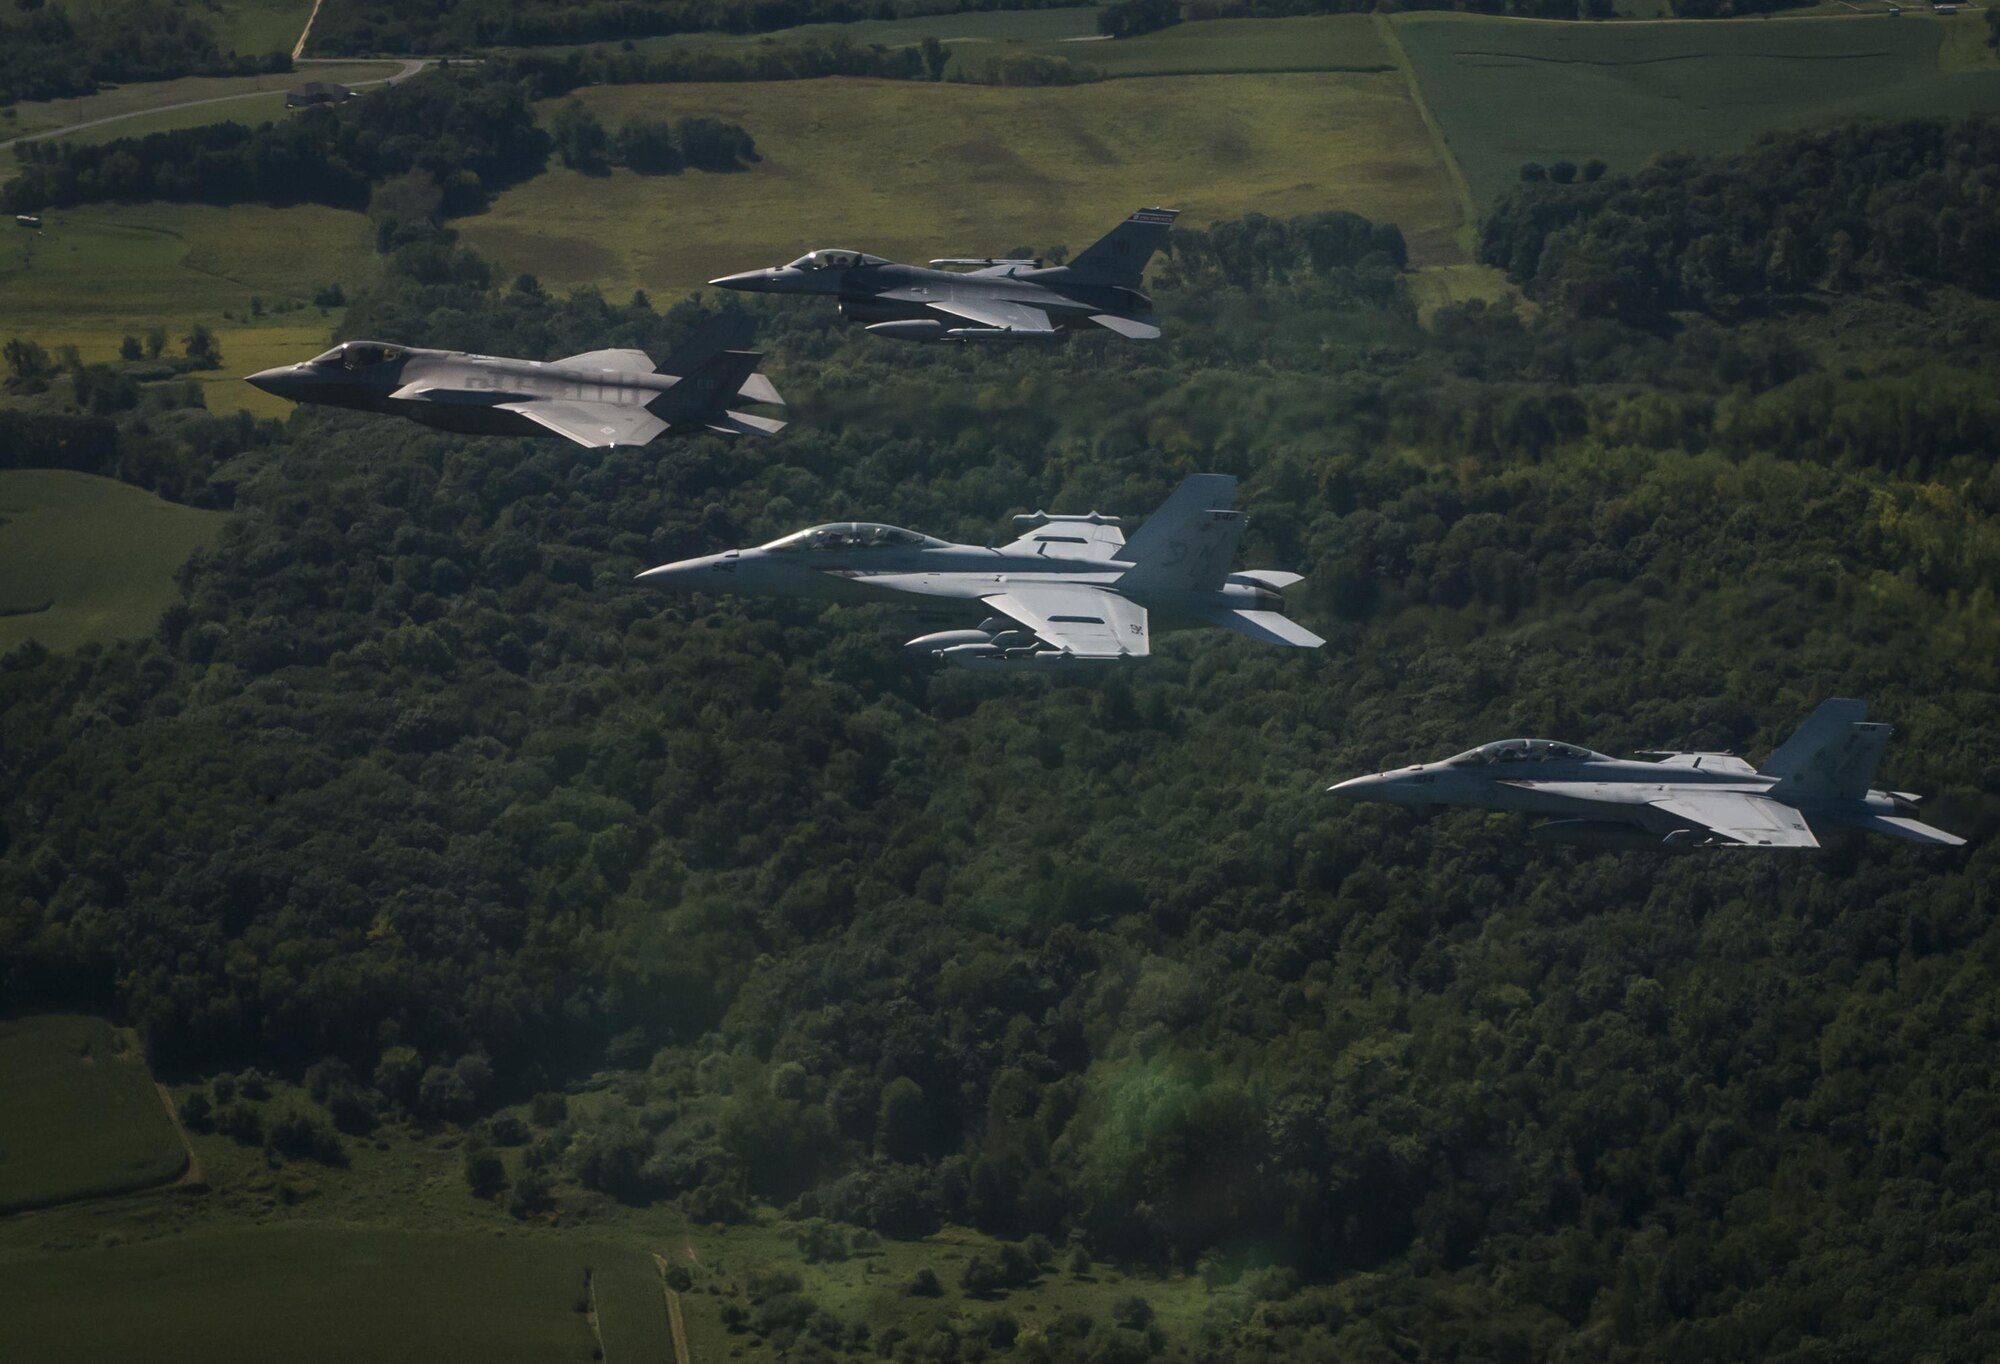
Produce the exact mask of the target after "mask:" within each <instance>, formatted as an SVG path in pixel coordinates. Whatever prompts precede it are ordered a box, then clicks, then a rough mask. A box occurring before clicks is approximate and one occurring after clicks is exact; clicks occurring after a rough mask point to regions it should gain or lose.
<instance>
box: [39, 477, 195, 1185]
mask: <svg viewBox="0 0 2000 1364" xmlns="http://www.w3.org/2000/svg"><path fill="white" fill-rule="evenodd" d="M225 519H227V518H226V517H225V515H224V514H223V513H221V512H212V511H201V510H198V509H196V508H194V507H183V506H179V505H177V504H175V503H172V502H167V501H164V500H162V499H161V498H159V497H156V496H154V495H153V494H152V493H149V492H146V491H145V490H144V489H141V488H134V487H132V486H130V485H129V484H125V483H120V482H118V481H117V480H116V479H110V478H99V477H97V476H96V475H95V474H83V473H75V472H73V471H71V470H68V469H5V470H0V612H4V613H5V614H0V653H5V652H6V651H7V650H8V649H11V648H13V647H14V646H15V645H17V644H20V643H23V642H25V641H27V640H30V639H32V640H36V641H38V642H39V643H40V644H42V645H43V646H44V647H46V648H49V649H59V650H67V649H74V648H75V647H77V646H78V645H79V644H90V643H104V642H107V641H109V640H114V639H129V638H131V637H133V636H136V635H144V634H148V633H150V632H151V631H152V629H153V626H154V624H155V623H156V622H157V621H158V620H159V618H160V613H161V612H162V611H164V610H166V609H167V607H169V606H170V605H172V604H173V603H174V602H176V601H178V600H180V588H179V586H178V585H177V584H176V582H175V580H174V574H175V572H176V570H178V569H179V568H180V566H181V565H182V564H184V563H186V562H187V559H188V556H189V555H191V554H193V553H194V552H195V551H196V550H197V549H201V548H202V547H204V546H206V545H209V544H212V543H213V542H214V540H215V537H216V534H217V532H219V531H220V530H221V528H222V523H223V521H224V520H225ZM24 1045H29V1044H24ZM25 1054H26V1053H24V1055H25ZM120 1064H122V1063H120ZM104 1073H105V1074H107V1075H109V1074H110V1073H111V1067H110V1066H108V1065H107V1066H106V1068H105V1071H104ZM12 1074H13V1072H12V1070H11V1069H10V1066H9V1064H8V1063H5V1062H0V1088H4V1086H5V1085H6V1084H8V1083H9V1077H10V1076H11V1075H12ZM140 1077H141V1080H142V1081H143V1078H144V1072H143V1070H141V1071H140ZM144 1090H145V1094H146V1096H147V1097H148V1098H152V1086H151V1084H150V1082H147V1083H145V1084H144ZM152 1102H153V1107H154V1109H157V1108H158V1107H159V1103H158V1100H157V1099H156V1098H154V1099H153V1100H152ZM11 1106H12V1105H11V1103H6V1104H0V1129H4V1127H5V1125H6V1123H7V1120H8V1119H7V1111H8V1110H9V1109H10V1108H11ZM6 1145H7V1146H8V1149H9V1150H12V1149H13V1147H12V1145H11V1143H6ZM176 1168H178V1167H176ZM6 1169H7V1166H6V1164H5V1163H4V1162H0V1207H4V1206H5V1205H6V1204H7V1202H8V1201H9V1195H8V1193H7V1192H6V1183H5V1181H6V1174H5V1171H6Z"/></svg>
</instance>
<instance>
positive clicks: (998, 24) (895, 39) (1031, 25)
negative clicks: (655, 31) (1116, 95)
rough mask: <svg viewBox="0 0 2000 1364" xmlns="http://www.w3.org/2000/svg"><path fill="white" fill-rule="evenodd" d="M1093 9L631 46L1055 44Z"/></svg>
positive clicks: (676, 37)
mask: <svg viewBox="0 0 2000 1364" xmlns="http://www.w3.org/2000/svg"><path fill="white" fill-rule="evenodd" d="M1097 10H1098V7H1097V6H1095V5H1080V6H1076V7H1074V8H1070V9H1005V10H966V11H963V12H961V13H958V14H920V15H914V16H912V17H910V18H907V19H862V20H858V21H856V22H855V23H851V24H800V25H798V26H796V27H794V28H781V29H774V30H772V31H770V32H768V33H669V34H663V35H661V36H659V37H656V38H635V39H633V40H632V46H633V47H634V48H636V49H637V50H638V51H640V52H664V51H668V50H671V49H676V48H683V49H684V48H708V47H751V46H755V45H756V44H758V43H803V42H824V41H827V40H829V39H833V38H845V39H847V40H848V41H849V42H852V43H857V44H860V45H862V46H866V45H868V44H870V43H880V44H881V45H882V46H884V47H907V46H909V45H910V44H912V43H920V42H922V41H923V40H924V39H926V38H936V39H938V40H939V41H941V42H946V43H967V44H985V43H1003V42H1060V41H1061V40H1063V39H1065V38H1084V37H1090V36H1092V35H1094V34H1095V33H1096V32H1097ZM603 46H606V44H603V43H576V44H570V45H567V46H554V47H537V48H531V49H523V50H526V51H534V52H569V51H573V50H575V49H576V48H578V47H586V48H587V47H603ZM621 46H622V44H621Z"/></svg>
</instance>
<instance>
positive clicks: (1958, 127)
mask: <svg viewBox="0 0 2000 1364" xmlns="http://www.w3.org/2000/svg"><path fill="white" fill-rule="evenodd" d="M1532 169H1534V168H1533V167H1523V169H1522V178H1523V181H1524V182H1530V183H1528V184H1526V185H1524V187H1523V188H1522V189H1521V190H1519V191H1517V192H1515V193H1514V194H1511V195H1509V196H1507V197H1506V198H1504V199H1502V200H1501V201H1500V203H1498V204H1497V205H1495V206H1494V209H1493V212H1492V213H1491V214H1490V215H1489V216H1488V217H1487V219H1486V221H1485V223H1484V224H1482V226H1481V230H1480V244H1479V252H1480V258H1481V259H1482V260H1484V261H1486V262H1487V263H1488V264H1492V265H1497V266H1501V267H1502V268H1504V269H1506V270H1507V272H1508V275H1509V277H1510V278H1512V279H1514V280H1516V281H1519V282H1522V283H1524V284H1525V285H1526V286H1527V290H1528V292H1529V293H1530V295H1531V296H1533V297H1535V298H1538V299H1542V300H1545V301H1547V302H1548V303H1550V304H1552V305H1554V306H1556V307H1558V308H1561V309H1562V310H1563V311H1564V312H1565V313H1567V314H1569V315H1570V316H1573V317H1615V318H1618V319H1620V320H1623V321H1627V322H1635V323H1651V322H1654V321H1657V320H1658V319H1659V318H1660V317H1661V316H1662V315H1663V314H1665V313H1669V312H1675V311H1683V310H1697V311H1702V312H1708V313H1714V314H1726V313H1730V312H1733V311H1735V310H1738V309H1741V308H1744V307H1755V306H1760V305H1761V302H1762V301H1763V300H1766V299H1768V298H1770V297H1773V296H1780V297H1782V296H1794V295H1798V294H1802V293H1808V292H1811V291H1814V290H1818V289H1824V290H1829V291H1832V292H1836V293H1845V292H1851V291H1854V290H1857V289H1861V288H1866V287H1873V286H1879V285H1882V284H1885V283H1889V282H1892V281H1896V280H1905V279H1910V280H1921V281H1931V282H1935V283H1939V284H1949V285H1954V286H1957V287H1961V288H1965V289H1970V290H1973V291H1974V292H1977V293H1981V294H1987V295H1991V294H1994V293H1996V292H2000V218H1996V216H1995V215H1994V213H1993V212H1992V210H1991V206H1990V205H1989V204H1988V203H1987V202H1986V200H1985V198H1984V195H1985V190H1984V189H1983V188H1982V186H1983V185H1984V184H1985V182H1986V180H1987V179H1989V178H1991V177H1992V176H1994V175H1996V174H2000V118H1979V119H1969V120H1966V121H1964V122H1960V123H1944V122H1941V121H1936V120H1926V121H1910V122H1906V123H1898V124H1890V125H1879V124H1860V125H1849V126H1846V127H1842V128H1837V129H1834V130H1832V131H1829V132H1825V133H1814V134H1804V135H1793V136H1784V137H1778V136H1773V137H1767V138H1765V139H1764V140H1763V141H1762V142H1760V143H1759V144H1758V145H1757V146H1756V147H1755V148H1753V149H1752V150H1750V151H1748V152H1745V153H1743V154H1742V155H1740V156H1736V157H1730V158H1725V159H1721V160H1705V159H1700V158H1694V157H1665V158H1661V159H1660V160H1659V161H1657V162H1656V163H1654V164H1653V165H1651V166H1649V167H1647V168H1646V169H1645V170H1642V171H1639V172H1637V173H1636V174H1632V175H1610V176H1607V175H1605V174H1603V170H1602V167H1599V168H1598V170H1597V172H1596V173H1595V174H1592V173H1590V172H1589V168H1586V173H1585V175H1584V177H1583V179H1582V181H1581V182H1580V183H1579V182H1576V181H1575V168H1574V167H1573V166H1569V165H1568V163H1566V162H1565V163H1560V164H1559V165H1558V166H1555V167H1551V168H1550V169H1549V171H1548V182H1547V183H1546V184H1543V185H1540V186H1539V187H1537V186H1536V185H1535V184H1534V183H1532V182H1531V178H1530V176H1529V175H1528V172H1529V171H1530V170H1532Z"/></svg>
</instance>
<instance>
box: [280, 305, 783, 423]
mask: <svg viewBox="0 0 2000 1364" xmlns="http://www.w3.org/2000/svg"><path fill="white" fill-rule="evenodd" d="M749 330H750V326H749V321H748V319H746V318H743V317H741V316H738V315H735V314H728V313H725V314H722V315H720V316H718V317H714V318H711V319H710V320H709V321H708V323H707V324H705V325H704V326H702V327H699V328H697V329H696V331H695V333H694V335H692V336H690V337H689V338H688V340H687V341H686V342H685V343H684V344H683V345H682V346H681V347H680V349H679V350H677V351H675V352H674V354H673V355H672V356H670V357H669V358H668V359H667V361H666V363H665V364H662V365H659V366H657V367H656V366H655V365H654V364H653V362H652V360H651V359H650V358H648V356H647V355H646V353H645V352H644V351H637V350H594V351H587V352H585V353H584V354H582V355H572V356H570V357H568V358H567V359H563V360H550V361H547V362H546V363H544V362H543V361H540V360H510V359H506V358H504V357H501V356H497V355H470V354H467V353H466V352H464V351H446V350H423V349H421V348H419V347H416V346H391V345H384V344H383V343H381V342H379V341H349V342H346V343H345V344H343V345H339V346H335V347H334V348H333V349H332V350H330V351H328V352H327V353H326V354H324V355H319V356H315V357H314V358H312V359H310V360H307V361H304V362H303V363H301V364H296V365H281V366H280V367H278V368H277V369H267V370H263V371H261V372H260V373H257V374H252V375H250V376H249V379H248V382H249V383H252V384H255V385H256V386H257V387H258V388H261V389H263V390H264V391H265V392H266V393H275V394H277V395H278V396H279V397H280V398H289V399H291V400H292V401H293V402H295V403H326V404H329V405H331V406H334V407H354V408H359V409H361V410H362V411H364V412H386V413H389V414H391V415H392V416H398V417H408V418H410V419H411V420H413V421H420V422H422V423H423V424H424V425H426V426H435V427H439V428H441V429H442V430H446V431H463V432H468V433H471V434H474V435H483V436H547V435H557V436H562V437H565V438H566V439H569V440H573V441H575V442H576V443H577V444H578V445H587V446H590V447H592V448H594V449H595V448H603V447H606V446H612V445H644V444H645V443H646V442H647V441H650V440H652V439H653V438H654V437H655V436H658V435H661V434H662V433H664V432H668V431H703V430H706V431H718V432H721V433H722V434H723V435H730V436H736V435H752V436H768V435H771V434H773V433H774V432H777V431H781V430H783V429H784V426H785V423H783V422H781V421H778V420H776V419H774V418H771V417H760V416H757V415H755V414H753V413H749V412H737V411H732V410H731V409H732V408H733V407H734V406H735V405H736V404H739V403H771V404H779V405H782V404H783V402H784V399H783V398H781V397H779V396H778V390H777V389H776V388H775V387H773V386H772V384H771V381H770V380H769V379H767V378H765V377H764V376H763V375H762V374H759V373H757V372H756V371H757V362H758V361H759V360H760V359H761V358H762V357H761V356H759V355H757V354H756V353H755V352H753V351H745V350H733V349H729V348H728V347H730V346H731V345H733V344H735V343H736V342H737V340H738V339H739V338H740V339H741V340H748V338H749Z"/></svg>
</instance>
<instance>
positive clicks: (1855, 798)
mask: <svg viewBox="0 0 2000 1364" xmlns="http://www.w3.org/2000/svg"><path fill="white" fill-rule="evenodd" d="M1867 718H1868V703H1867V702H1865V701H1850V700H1833V701H1823V702H1821V703H1820V706H1819V709H1817V710H1815V711H1814V712H1813V713H1812V714H1811V715H1810V716H1808V717H1807V718H1806V722H1805V723H1804V724H1803V725H1801V726H1799V728H1798V730H1797V732H1796V733H1794V734H1793V735H1792V737H1791V738H1789V739H1787V740H1785V742H1784V743H1783V744H1781V745H1779V747H1778V749H1777V751H1775V752H1774V753H1772V754H1771V756H1770V757H1769V758H1767V759H1766V760H1765V762H1764V765H1763V766H1762V767H1752V766H1751V765H1750V764H1749V763H1747V762H1745V761H1743V759H1741V758H1737V757H1732V756H1731V755H1729V754H1727V753H1670V752H1660V753H1649V754H1646V755H1644V756H1646V757H1649V758H1653V759H1656V761H1652V762H1641V761H1638V760H1635V759H1626V758H1611V757H1606V756H1605V755H1604V754H1602V753H1593V752H1592V751H1591V750H1589V749H1587V748H1578V747H1577V746H1576V745H1575V744H1565V743H1558V742H1557V741H1555V740H1553V739H1502V740H1500V741H1499V742H1498V743H1491V744H1482V745H1480V746H1479V747H1478V748H1474V749H1470V750H1468V751H1467V752H1464V753H1461V754H1459V755H1458V756H1457V757H1455V758H1446V759H1445V760H1443V761H1442V762H1433V763H1418V764H1417V765H1416V766H1414V767H1400V768H1396V769H1395V770H1393V771H1389V772H1377V773H1375V774H1374V775H1373V776H1368V777H1355V778H1354V779H1352V780H1351V781H1344V782H1341V783H1340V784H1339V785H1337V786H1332V787H1329V788H1328V789H1329V790H1331V791H1336V792H1338V793H1340V794H1341V795H1343V796H1352V797H1354V798H1355V799H1357V800H1385V801H1392V802H1394V803H1396V804H1399V805H1470V806H1474V807H1477V808H1479V809H1485V810H1525V811H1528V812H1529V813H1531V814H1539V815H1562V816H1570V818H1562V819H1556V820H1552V821H1550V822H1549V823H1546V824H1541V825H1538V826H1536V827H1535V828H1534V829H1533V830H1532V833H1533V835H1534V837H1536V838H1537V839H1539V840H1541V841H1544V842H1550V843H1576V844H1582V845H1584V846H1586V847H1597V848H1649V849H1659V848H1666V849H1691V848H1716V847H1730V848H1817V847H1818V846H1819V845H1820V843H1819V840H1820V838H1821V837H1822V836H1824V835H1828V834H1831V833H1833V832H1835V831H1837V830H1840V829H1865V830H1867V831H1869V832H1871V833H1878V834H1888V835H1890V836H1891V837H1894V838H1901V839H1907V840H1908V841H1909V842H1912V843H1930V844H1939V845H1944V846H1949V847H1956V846H1958V845H1959V844H1962V843H1964V842H1965V840H1964V839H1962V838H1960V837H1958V836H1957V835H1956V834H1948V833H1946V832H1945V831H1944V830H1942V829H1934V828H1932V827H1931V826H1930V825H1928V824H1922V823H1919V822H1918V821H1917V820H1915V819H1913V818H1912V817H1911V816H1912V815H1914V814H1915V813H1916V808H1917V801H1918V799H1919V797H1917V796H1913V795H1911V794H1910V793H1909V792H1907V791H1875V790H1871V789H1870V788H1869V783H1870V782H1871V781H1873V780H1874V779H1875V766H1876V764H1877V763H1878V762H1880V761H1881V758H1882V749H1883V746H1884V745H1886V744H1887V743H1888V742H1889V736H1890V734H1892V733H1893V732H1894V731H1893V729H1892V728H1891V727H1890V726H1888V725H1879V724H1869V723H1867Z"/></svg>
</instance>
